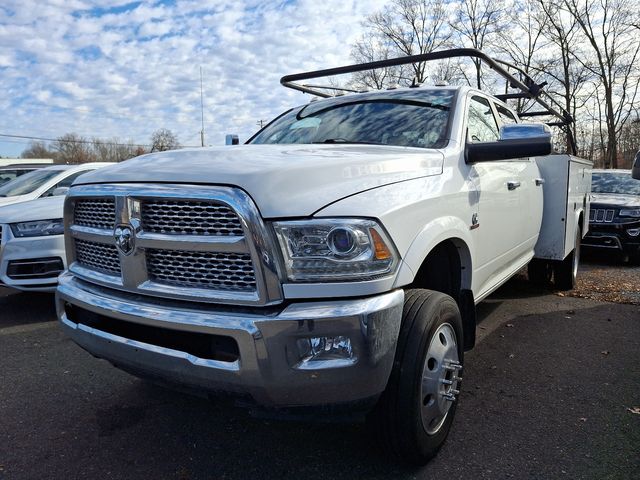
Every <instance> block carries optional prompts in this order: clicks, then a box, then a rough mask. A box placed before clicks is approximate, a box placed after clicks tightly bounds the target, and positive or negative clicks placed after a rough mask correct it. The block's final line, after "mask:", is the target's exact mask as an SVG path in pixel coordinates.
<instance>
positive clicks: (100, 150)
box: [91, 137, 136, 162]
mask: <svg viewBox="0 0 640 480" xmlns="http://www.w3.org/2000/svg"><path fill="white" fill-rule="evenodd" d="M91 146H92V150H93V153H94V155H95V157H96V158H97V159H98V160H99V161H101V162H122V161H123V160H127V159H129V158H133V157H135V156H136V146H135V145H133V142H132V141H131V140H130V141H128V142H127V143H124V142H121V141H120V140H119V139H118V138H116V137H114V138H111V139H108V140H103V139H100V138H94V139H93V141H92V144H91Z"/></svg>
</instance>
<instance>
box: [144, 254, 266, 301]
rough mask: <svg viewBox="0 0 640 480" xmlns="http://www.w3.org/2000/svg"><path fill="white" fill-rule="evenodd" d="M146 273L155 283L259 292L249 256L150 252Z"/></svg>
mask: <svg viewBox="0 0 640 480" xmlns="http://www.w3.org/2000/svg"><path fill="white" fill-rule="evenodd" d="M147 271H148V272H149V278H150V279H151V280H153V281H155V282H159V283H165V284H169V285H175V286H181V287H194V288H210V289H215V290H227V291H229V290H230V291H241V292H252V291H254V290H255V289H256V279H255V275H254V272H253V264H252V262H251V256H250V255H249V254H236V253H215V252H188V251H180V250H152V249H150V250H147Z"/></svg>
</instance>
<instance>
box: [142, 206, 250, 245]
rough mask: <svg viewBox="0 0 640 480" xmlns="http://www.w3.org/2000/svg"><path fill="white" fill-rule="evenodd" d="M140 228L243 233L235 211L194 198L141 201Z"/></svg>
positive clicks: (214, 234) (145, 229)
mask: <svg viewBox="0 0 640 480" xmlns="http://www.w3.org/2000/svg"><path fill="white" fill-rule="evenodd" d="M142 228H143V230H144V231H146V232H150V233H165V234H178V235H213V236H242V235H244V231H243V230H242V225H241V224H240V219H239V218H238V215H237V214H236V213H235V212H234V211H233V210H232V209H230V208H229V207H228V206H226V205H222V204H220V203H213V202H203V201H194V200H152V201H143V202H142Z"/></svg>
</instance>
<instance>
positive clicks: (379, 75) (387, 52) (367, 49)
mask: <svg viewBox="0 0 640 480" xmlns="http://www.w3.org/2000/svg"><path fill="white" fill-rule="evenodd" d="M392 57H393V54H392V52H391V47H390V46H389V45H388V44H387V43H385V42H383V41H382V40H381V39H380V38H379V37H378V36H374V35H370V34H364V35H362V37H360V39H359V40H358V41H357V42H356V43H355V44H354V45H353V47H352V48H351V58H352V59H353V60H355V61H356V62H357V63H369V62H375V61H377V60H387V59H389V58H392ZM401 75H402V74H401V72H400V71H399V68H398V67H388V68H379V69H375V70H367V71H364V72H356V73H354V74H353V79H352V84H353V86H354V87H356V88H362V87H367V88H373V89H376V90H381V89H383V88H385V87H388V86H390V85H391V84H392V83H395V82H397V80H398V78H399V77H400V76H401Z"/></svg>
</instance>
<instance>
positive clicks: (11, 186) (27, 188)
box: [0, 168, 62, 197]
mask: <svg viewBox="0 0 640 480" xmlns="http://www.w3.org/2000/svg"><path fill="white" fill-rule="evenodd" d="M61 171H62V170H60V169H57V168H56V169H52V170H49V169H48V168H46V169H42V170H36V171H34V172H30V173H27V174H25V175H22V176H21V177H19V178H16V179H15V180H12V181H10V182H7V183H5V184H4V185H2V186H1V187H0V197H14V196H16V195H26V194H27V193H31V192H33V191H34V190H37V189H38V188H39V187H40V186H42V185H44V184H45V183H46V182H47V181H48V180H49V179H51V178H53V177H55V176H56V175H59V174H60V172H61Z"/></svg>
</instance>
